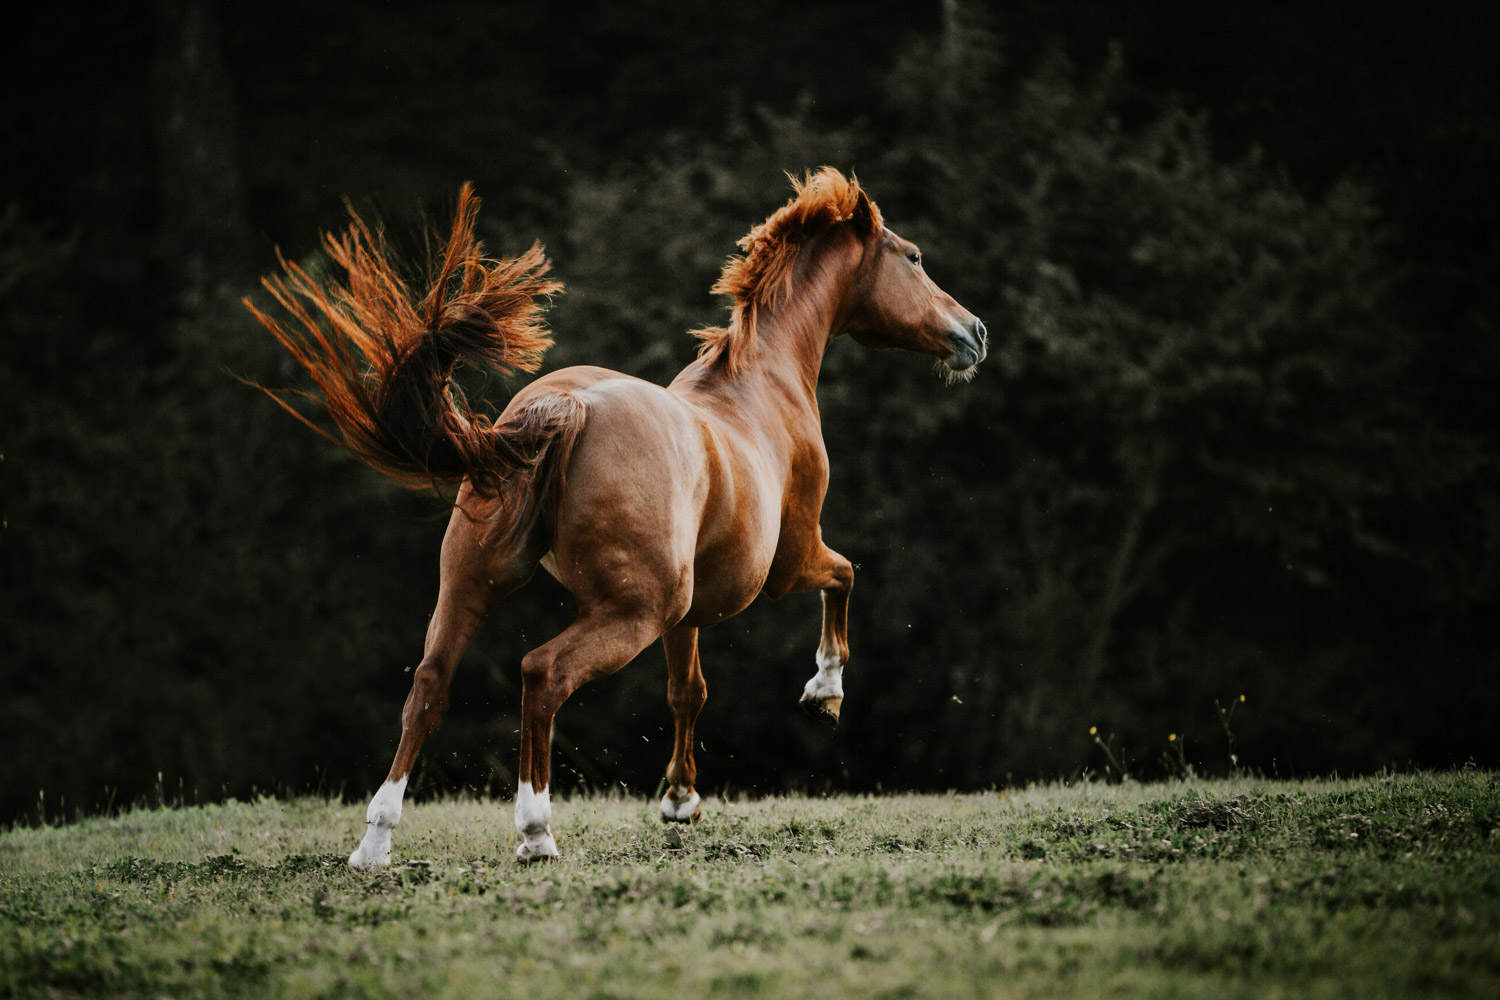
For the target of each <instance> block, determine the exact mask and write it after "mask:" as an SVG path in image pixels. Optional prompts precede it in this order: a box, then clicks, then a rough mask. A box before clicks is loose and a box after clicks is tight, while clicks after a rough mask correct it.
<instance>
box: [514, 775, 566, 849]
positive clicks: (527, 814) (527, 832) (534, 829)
mask: <svg viewBox="0 0 1500 1000" xmlns="http://www.w3.org/2000/svg"><path fill="white" fill-rule="evenodd" d="M516 830H517V831H518V832H519V833H520V834H521V837H522V842H521V846H520V847H518V848H516V857H517V858H518V859H519V860H521V861H535V860H536V859H537V858H555V857H557V842H556V841H555V840H553V839H552V793H551V791H549V790H548V789H546V788H543V789H542V790H541V791H540V792H534V791H532V790H531V782H529V781H523V782H521V783H520V784H518V785H517V786H516Z"/></svg>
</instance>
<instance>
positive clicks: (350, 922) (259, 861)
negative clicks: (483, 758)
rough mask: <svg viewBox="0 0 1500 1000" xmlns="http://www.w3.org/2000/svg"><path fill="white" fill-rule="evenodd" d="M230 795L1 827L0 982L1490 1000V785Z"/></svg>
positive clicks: (86, 988)
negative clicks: (673, 818)
mask: <svg viewBox="0 0 1500 1000" xmlns="http://www.w3.org/2000/svg"><path fill="white" fill-rule="evenodd" d="M704 806H705V819H704V821H703V822H702V823H700V824H698V825H697V826H696V827H693V828H676V827H672V828H667V827H663V826H662V825H661V824H659V823H658V822H657V821H656V820H655V819H654V818H652V815H651V812H652V807H651V806H650V805H649V804H648V803H647V802H645V801H639V800H634V799H621V798H618V797H610V796H588V797H579V798H573V799H571V800H568V801H563V802H558V803H557V804H556V805H555V809H554V817H555V821H554V824H553V829H554V832H555V833H556V834H557V839H558V844H559V847H560V848H561V849H562V851H563V853H564V858H563V860H562V861H561V862H559V863H556V864H550V865H541V866H534V867H530V868H521V867H519V866H517V865H516V864H515V863H514V862H513V861H512V860H511V859H512V852H513V850H514V846H515V834H514V832H513V830H512V828H511V821H510V806H509V803H502V802H495V803H490V802H478V801H469V800H462V801H443V802H411V803H408V804H407V808H406V813H405V817H404V819H403V821H402V825H401V827H400V828H399V829H398V830H397V831H396V837H397V839H396V862H397V863H396V867H395V868H393V869H392V870H390V871H388V872H384V873H380V874H361V873H356V872H353V871H350V870H349V869H348V868H347V867H346V866H345V865H344V862H343V859H344V857H345V856H346V855H347V853H348V851H349V850H351V849H352V848H353V846H354V845H355V843H356V842H357V840H358V837H359V834H360V833H361V832H362V830H363V812H364V806H363V804H351V805H340V804H337V803H330V802H327V801H323V800H313V799H299V800H294V801H275V800H266V801H261V802H257V803H254V804H247V803H238V802H232V803H229V804H227V805H218V806H205V807H201V808H179V809H163V810H138V811H133V812H130V813H127V814H125V815H122V816H119V817H116V818H108V819H93V820H88V821H85V822H80V823H77V824H74V825H70V826H64V827H52V828H40V829H15V830H11V831H9V832H6V833H3V834H0V995H5V996H48V997H59V996H70V995H86V996H126V997H130V996H153V997H155V996H171V997H178V998H181V997H191V996H257V997H259V996H269V997H275V996H329V997H360V996H372V997H376V996H378V997H384V996H402V997H411V996H421V997H442V996H451V997H473V996H516V997H525V998H527V1000H541V998H548V997H568V998H575V997H576V998H590V997H598V998H603V997H677V996H691V997H757V996H764V997H799V996H817V997H819V998H820V1000H823V998H835V997H884V998H896V997H921V998H927V997H976V996H985V997H989V996H1004V997H1031V996H1035V997H1065V996H1119V997H1132V998H1134V997H1198V996H1201V997H1212V998H1215V1000H1230V998H1234V997H1250V996H1255V997H1297V998H1303V997H1358V998H1361V1000H1368V998H1375V997H1424V998H1427V997H1437V996H1453V997H1460V996H1461V997H1495V996H1500V784H1497V775H1496V774H1494V773H1492V772H1487V771H1476V770H1466V771H1462V772H1453V773H1443V774H1408V775H1397V776H1392V777H1381V778H1370V779H1363V780H1354V781H1324V782H1307V783H1285V782H1270V781H1261V780H1238V781H1230V782H1211V781H1205V782H1193V783H1188V784H1183V783H1172V784H1166V785H1125V786H1118V785H1116V786H1104V785H1084V786H1078V787H1072V788H1063V787H1049V788H1035V789H1031V790H1027V791H1018V792H1012V793H1005V794H1000V793H994V794H984V795H946V796H917V795H909V796H887V797H879V798H833V799H805V798H777V799H765V800H759V801H737V802H718V801H708V802H705V804H704Z"/></svg>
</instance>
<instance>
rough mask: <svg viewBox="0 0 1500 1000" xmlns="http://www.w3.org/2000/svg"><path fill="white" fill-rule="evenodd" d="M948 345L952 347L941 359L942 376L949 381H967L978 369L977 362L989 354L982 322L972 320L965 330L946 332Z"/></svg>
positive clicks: (987, 340) (987, 338)
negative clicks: (970, 325)
mask: <svg viewBox="0 0 1500 1000" xmlns="http://www.w3.org/2000/svg"><path fill="white" fill-rule="evenodd" d="M948 346H949V347H950V348H951V349H952V353H950V354H949V355H948V356H947V357H946V358H943V359H942V369H943V377H944V378H945V379H946V380H947V381H948V382H950V383H952V382H967V381H968V380H969V379H971V378H973V377H974V376H975V374H976V373H977V372H978V370H979V362H981V361H983V360H984V359H985V358H986V357H988V356H989V353H990V352H989V337H988V335H987V333H986V331H985V328H984V324H983V323H981V322H980V321H979V320H977V319H976V320H975V321H974V325H973V327H971V328H970V329H967V330H954V331H952V332H951V333H949V334H948Z"/></svg>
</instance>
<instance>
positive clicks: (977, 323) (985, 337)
mask: <svg viewBox="0 0 1500 1000" xmlns="http://www.w3.org/2000/svg"><path fill="white" fill-rule="evenodd" d="M974 336H976V337H978V338H979V343H980V346H982V347H988V346H990V333H989V331H988V330H986V329H985V328H984V320H982V319H977V318H976V319H975V320H974Z"/></svg>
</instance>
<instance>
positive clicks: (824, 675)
mask: <svg viewBox="0 0 1500 1000" xmlns="http://www.w3.org/2000/svg"><path fill="white" fill-rule="evenodd" d="M843 696H844V661H843V660H840V659H839V654H837V653H832V652H826V651H824V650H822V649H819V650H818V672H817V673H816V674H814V675H813V678H812V680H810V681H808V682H807V685H806V686H805V687H803V689H802V697H803V698H804V699H807V700H813V701H823V700H825V699H827V698H842V697H843Z"/></svg>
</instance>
